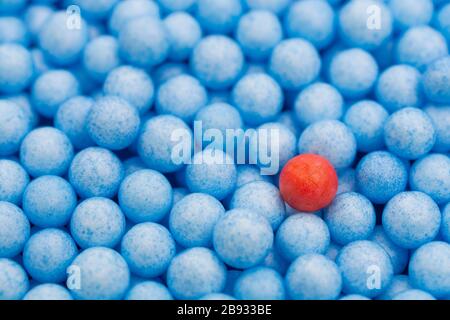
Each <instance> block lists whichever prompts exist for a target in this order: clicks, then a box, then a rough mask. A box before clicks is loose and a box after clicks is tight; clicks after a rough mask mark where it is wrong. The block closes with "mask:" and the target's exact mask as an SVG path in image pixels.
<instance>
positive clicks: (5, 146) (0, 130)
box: [0, 99, 31, 156]
mask: <svg viewBox="0 0 450 320" xmlns="http://www.w3.org/2000/svg"><path fill="white" fill-rule="evenodd" d="M30 129H31V124H30V118H29V117H27V114H26V113H25V111H24V110H23V109H22V108H21V107H20V106H19V105H18V104H17V103H15V102H13V101H10V100H3V99H0V156H9V155H12V154H14V153H16V152H17V151H18V150H19V148H20V144H21V142H22V140H23V138H24V137H25V135H26V134H27V133H28V131H29V130H30Z"/></svg>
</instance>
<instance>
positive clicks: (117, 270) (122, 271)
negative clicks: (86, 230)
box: [68, 247, 130, 300]
mask: <svg viewBox="0 0 450 320" xmlns="http://www.w3.org/2000/svg"><path fill="white" fill-rule="evenodd" d="M69 268H70V270H72V271H73V274H72V275H71V276H72V277H74V281H73V282H74V283H73V284H74V286H71V285H69V289H70V291H71V293H72V295H73V297H74V298H75V299H78V300H119V299H121V298H122V297H123V296H124V295H125V293H126V290H127V289H128V286H129V284H130V271H129V269H128V266H127V263H126V262H125V260H124V259H123V258H122V256H121V255H120V254H118V253H117V252H116V251H114V250H112V249H109V248H104V247H94V248H89V249H86V250H84V251H83V252H82V253H80V254H79V255H78V256H77V257H76V258H75V260H74V261H73V263H72V264H71V265H70V267H69ZM80 276H81V278H80V281H81V282H80V283H79V286H77V285H76V279H75V277H80ZM68 282H69V283H68V284H72V283H71V282H70V278H69V281H68Z"/></svg>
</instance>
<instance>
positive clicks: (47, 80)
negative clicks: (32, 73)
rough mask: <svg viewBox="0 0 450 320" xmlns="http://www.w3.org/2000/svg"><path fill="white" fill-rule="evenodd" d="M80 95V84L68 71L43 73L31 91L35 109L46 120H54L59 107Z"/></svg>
mask: <svg viewBox="0 0 450 320" xmlns="http://www.w3.org/2000/svg"><path fill="white" fill-rule="evenodd" d="M79 93H80V84H79V83H78V80H77V79H76V78H75V76H74V75H73V74H72V73H70V72H69V71H66V70H60V69H58V70H50V71H47V72H44V73H42V74H41V75H40V76H39V77H38V78H37V79H36V81H35V82H34V84H33V88H32V91H31V99H32V102H33V107H34V108H35V109H36V111H37V112H39V113H40V114H41V115H43V116H44V117H46V118H52V117H54V116H55V114H56V112H57V111H58V108H59V106H60V105H61V104H62V103H64V102H65V101H67V100H68V99H70V98H72V97H75V96H77V95H78V94H79Z"/></svg>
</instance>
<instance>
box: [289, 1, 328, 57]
mask: <svg viewBox="0 0 450 320" xmlns="http://www.w3.org/2000/svg"><path fill="white" fill-rule="evenodd" d="M335 24H336V18H335V14H334V11H333V8H332V7H331V6H330V5H329V4H328V2H326V1H324V0H319V1H317V0H306V1H297V2H295V3H293V4H292V5H291V6H290V7H289V10H288V12H287V14H286V16H285V17H284V29H285V30H286V33H287V35H288V36H289V37H290V38H304V39H306V40H308V41H310V42H311V43H312V44H313V45H314V46H315V47H316V48H317V49H323V48H325V47H327V46H328V45H329V44H330V43H331V42H332V41H333V40H334V37H335Z"/></svg>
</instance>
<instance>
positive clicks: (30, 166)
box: [20, 127, 73, 177]
mask: <svg viewBox="0 0 450 320" xmlns="http://www.w3.org/2000/svg"><path fill="white" fill-rule="evenodd" d="M72 158H73V147H72V144H71V142H70V140H69V138H68V137H67V136H66V135H65V134H64V133H63V132H62V131H60V130H58V129H55V128H53V127H41V128H37V129H34V130H32V131H31V132H30V133H28V134H27V135H26V137H25V138H24V139H23V141H22V144H21V146H20V162H21V163H22V165H23V166H24V168H25V169H26V170H27V172H28V173H29V174H30V175H31V176H33V177H39V176H43V175H57V176H60V175H64V174H65V173H66V172H67V169H68V168H69V165H70V163H71V161H72Z"/></svg>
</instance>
